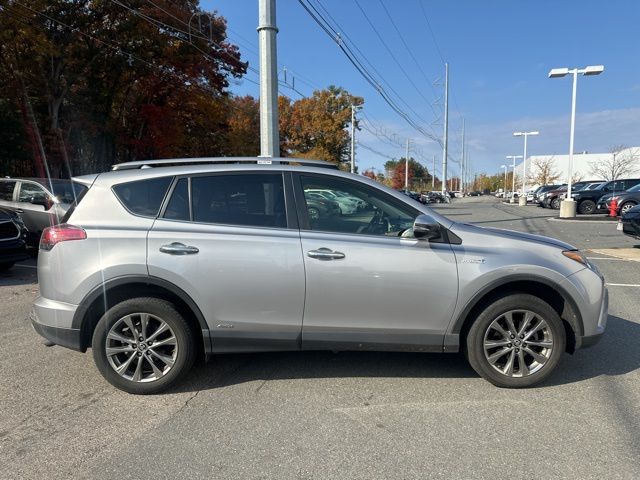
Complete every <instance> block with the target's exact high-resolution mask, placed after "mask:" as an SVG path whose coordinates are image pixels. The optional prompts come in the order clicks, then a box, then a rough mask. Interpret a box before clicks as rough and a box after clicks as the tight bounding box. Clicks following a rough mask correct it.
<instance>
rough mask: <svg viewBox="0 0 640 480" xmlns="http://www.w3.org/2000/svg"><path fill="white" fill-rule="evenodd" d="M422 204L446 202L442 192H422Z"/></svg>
mask: <svg viewBox="0 0 640 480" xmlns="http://www.w3.org/2000/svg"><path fill="white" fill-rule="evenodd" d="M420 202H421V203H424V204H429V203H445V202H446V200H445V198H444V196H443V195H442V192H435V191H433V192H422V193H421V194H420Z"/></svg>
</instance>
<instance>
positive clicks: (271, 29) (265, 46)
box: [258, 0, 280, 157]
mask: <svg viewBox="0 0 640 480" xmlns="http://www.w3.org/2000/svg"><path fill="white" fill-rule="evenodd" d="M258 4H259V6H258V18H259V24H258V40H259V42H258V43H259V50H260V156H261V157H279V156H280V135H279V132H278V60H277V54H276V34H277V33H278V27H276V0H259V1H258Z"/></svg>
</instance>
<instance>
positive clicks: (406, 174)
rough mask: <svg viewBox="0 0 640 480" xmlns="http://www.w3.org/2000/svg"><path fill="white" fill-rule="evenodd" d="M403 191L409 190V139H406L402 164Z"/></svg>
mask: <svg viewBox="0 0 640 480" xmlns="http://www.w3.org/2000/svg"><path fill="white" fill-rule="evenodd" d="M404 189H405V190H409V139H408V138H407V153H406V155H405V163H404Z"/></svg>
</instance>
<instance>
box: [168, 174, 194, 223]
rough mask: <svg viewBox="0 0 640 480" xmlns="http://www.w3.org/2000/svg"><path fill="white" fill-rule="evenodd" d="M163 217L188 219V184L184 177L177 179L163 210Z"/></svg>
mask: <svg viewBox="0 0 640 480" xmlns="http://www.w3.org/2000/svg"><path fill="white" fill-rule="evenodd" d="M164 218H168V219H170V220H185V221H188V220H190V218H191V216H190V214H189V185H188V180H187V179H186V178H181V179H180V180H178V183H177V184H176V187H175V188H174V189H173V193H172V194H171V200H169V203H168V204H167V208H166V210H165V211H164Z"/></svg>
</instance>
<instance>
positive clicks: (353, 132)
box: [351, 105, 362, 173]
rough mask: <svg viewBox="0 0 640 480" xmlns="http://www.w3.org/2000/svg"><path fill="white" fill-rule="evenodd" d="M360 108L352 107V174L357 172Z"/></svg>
mask: <svg viewBox="0 0 640 480" xmlns="http://www.w3.org/2000/svg"><path fill="white" fill-rule="evenodd" d="M360 108H362V107H358V106H356V105H351V173H354V172H355V171H356V111H357V110H360Z"/></svg>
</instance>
